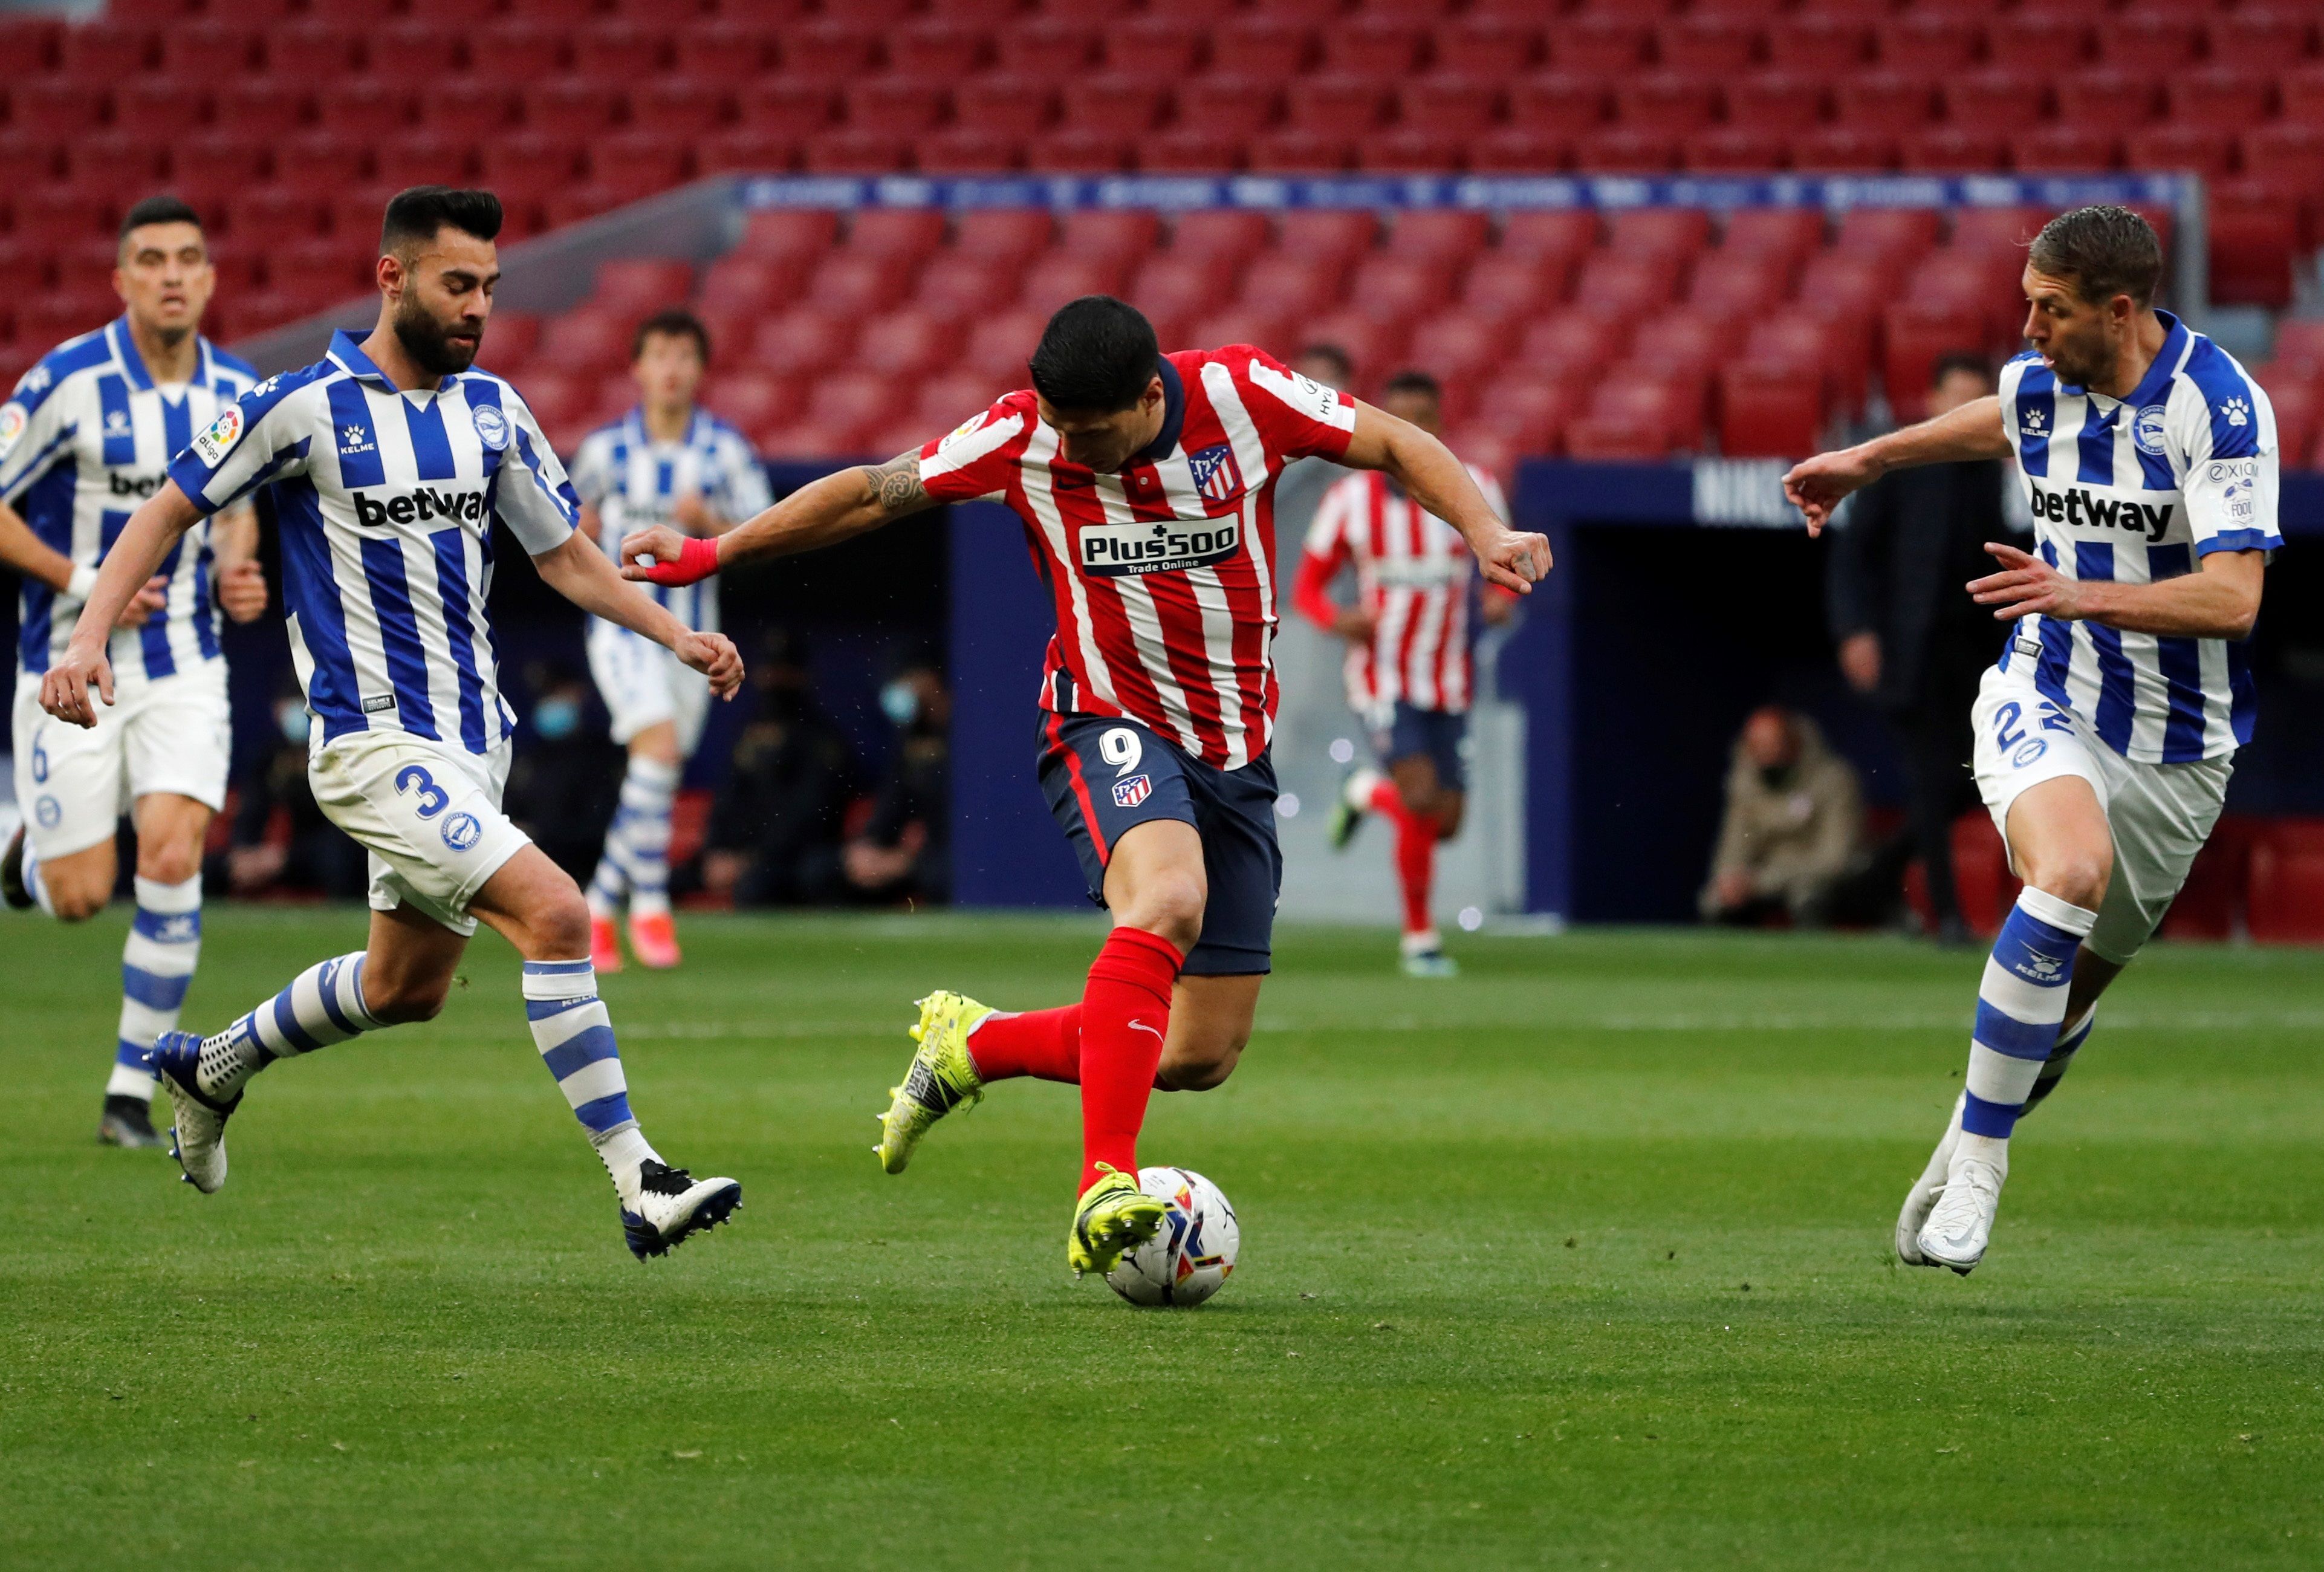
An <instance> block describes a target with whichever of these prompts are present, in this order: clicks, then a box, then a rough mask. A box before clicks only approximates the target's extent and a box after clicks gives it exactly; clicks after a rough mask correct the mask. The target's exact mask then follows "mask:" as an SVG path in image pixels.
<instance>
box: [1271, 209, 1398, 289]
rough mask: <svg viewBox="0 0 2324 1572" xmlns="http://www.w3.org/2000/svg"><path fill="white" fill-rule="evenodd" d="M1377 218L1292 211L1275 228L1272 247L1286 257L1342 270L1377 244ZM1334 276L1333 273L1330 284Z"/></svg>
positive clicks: (1355, 211)
mask: <svg viewBox="0 0 2324 1572" xmlns="http://www.w3.org/2000/svg"><path fill="white" fill-rule="evenodd" d="M1379 237H1380V223H1379V215H1377V214H1374V213H1370V212H1367V211H1363V210H1360V209H1349V208H1294V209H1293V210H1291V211H1290V212H1287V213H1286V214H1284V215H1283V217H1282V218H1281V219H1280V220H1279V221H1278V222H1277V226H1276V244H1277V246H1278V247H1280V248H1281V250H1282V251H1283V252H1284V254H1286V255H1288V256H1293V257H1297V258H1301V259H1303V260H1306V261H1312V262H1319V263H1323V264H1329V265H1330V266H1332V267H1334V268H1336V269H1340V270H1342V271H1344V270H1345V269H1346V268H1348V267H1349V266H1351V265H1352V264H1354V262H1355V260H1356V258H1357V257H1359V256H1360V255H1362V254H1364V253H1366V252H1369V251H1370V250H1372V249H1373V248H1374V247H1375V246H1376V245H1379ZM1338 276H1339V275H1338V273H1334V274H1333V278H1334V282H1336V280H1337V278H1338Z"/></svg>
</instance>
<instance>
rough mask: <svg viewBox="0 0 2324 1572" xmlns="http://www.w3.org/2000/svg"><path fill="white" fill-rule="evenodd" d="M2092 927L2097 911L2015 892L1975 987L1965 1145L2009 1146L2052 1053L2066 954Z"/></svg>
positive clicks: (2061, 1015) (2062, 1003)
mask: <svg viewBox="0 0 2324 1572" xmlns="http://www.w3.org/2000/svg"><path fill="white" fill-rule="evenodd" d="M2097 921H2098V913H2097V912H2095V911H2084V910H2083V909H2082V908H2081V907H2080V906H2076V905H2073V904H2071V903H2070V902H2064V901H2061V900H2059V899H2058V898H2057V897H2056V896H2055V895H2051V894H2048V893H2045V892H2043V891H2040V890H2036V889H2033V888H2032V887H2031V886H2028V887H2027V888H2026V889H2025V890H2024V891H2022V892H2019V894H2018V897H2017V904H2016V906H2015V907H2014V908H2012V909H2011V911H2010V913H2009V920H2007V921H2006V922H2004V923H2003V924H2002V925H2001V937H2000V938H1999V939H1996V940H1995V941H1994V945H1993V955H1992V957H1990V958H1989V959H1988V960H1987V962H1986V963H1985V980H1984V981H1983V982H1982V983H1981V984H1980V985H1978V994H1977V1028H1976V1031H1975V1032H1974V1033H1973V1034H1972V1036H1971V1040H1970V1042H1969V1075H1968V1077H1967V1086H1968V1092H1969V1096H1968V1097H1967V1099H1966V1100H1965V1101H1964V1102H1963V1104H1962V1105H1961V1134H1962V1137H1963V1140H1964V1142H1968V1141H1969V1139H1970V1138H1972V1137H1976V1138H1983V1139H1985V1140H1989V1141H1993V1142H2006V1141H2007V1140H2008V1139H2009V1133H2010V1131H2011V1130H2012V1129H2013V1128H2014V1127H2015V1125H2016V1123H2017V1116H2018V1115H2019V1114H2022V1113H2024V1111H2025V1103H2026V1099H2027V1098H2028V1097H2030V1096H2032V1095H2033V1084H2034V1082H2035V1081H2036V1080H2038V1079H2039V1078H2040V1077H2041V1074H2042V1068H2043V1066H2044V1065H2045V1064H2047V1063H2048V1062H2049V1059H2050V1056H2051V1053H2052V1050H2055V1049H2057V1048H2058V1047H2059V1046H2060V1043H2059V1040H2058V1032H2059V1029H2060V1028H2061V1026H2063V1025H2064V1024H2065V1021H2066V995H2067V993H2068V991H2069V989H2070V987H2071V985H2072V984H2073V980H2074V952H2075V951H2076V950H2077V949H2079V948H2080V947H2081V942H2082V939H2083V938H2084V937H2085V936H2086V935H2088V934H2089V931H2090V928H2091V925H2092V924H2094V923H2095V922H2097ZM1970 1150H1972V1151H1974V1150H1975V1149H1974V1148H1973V1147H1972V1148H1970Z"/></svg>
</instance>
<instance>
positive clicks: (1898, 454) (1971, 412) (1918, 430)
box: [1784, 393, 2009, 535]
mask: <svg viewBox="0 0 2324 1572" xmlns="http://www.w3.org/2000/svg"><path fill="white" fill-rule="evenodd" d="M2008 457H2009V431H2008V430H2007V428H2006V427H2005V426H2003V425H2002V423H2001V400H2000V399H1999V398H1998V397H1997V396H1995V395H1993V394H1990V393H1988V394H1987V395H1986V396H1985V397H1984V398H1981V399H1971V400H1970V401H1969V402H1967V403H1965V404H1963V405H1961V406H1960V408H1959V409H1957V410H1948V411H1946V412H1945V413H1943V414H1941V415H1939V416H1937V417H1936V418H1935V419H1934V420H1931V421H1922V422H1921V423H1920V424H1919V425H1916V426H1905V427H1904V428H1902V429H1900V430H1895V431H1891V432H1889V433H1887V434H1886V436H1882V437H1875V438H1873V439H1871V440H1870V441H1869V442H1859V443H1858V444H1857V445H1856V446H1855V447H1853V448H1840V449H1839V450H1837V451H1836V452H1831V453H1819V454H1817V455H1816V456H1815V457H1814V458H1810V459H1808V460H1806V461H1805V462H1804V463H1801V464H1795V465H1794V466H1793V467H1792V468H1791V472H1790V473H1789V474H1787V475H1785V476H1784V496H1785V498H1787V499H1788V500H1789V501H1790V502H1791V504H1792V505H1793V506H1794V507H1796V508H1797V509H1799V510H1800V513H1801V514H1802V515H1803V517H1804V518H1805V519H1806V520H1807V523H1808V533H1809V534H1811V535H1820V534H1821V533H1822V532H1823V527H1824V525H1826V524H1828V523H1830V522H1831V514H1832V510H1833V509H1835V508H1837V507H1839V506H1840V499H1841V498H1842V497H1845V496H1846V495H1848V494H1849V492H1852V491H1858V490H1861V489H1862V488H1863V487H1865V486H1867V485H1871V484H1872V483H1873V482H1874V481H1876V480H1877V479H1879V478H1880V477H1881V476H1884V475H1886V474H1887V473H1888V472H1889V471H1890V470H1892V469H1911V468H1913V467H1915V466H1917V465H1922V464H1958V463H1961V462H1963V461H1965V460H1968V459H1971V458H2008Z"/></svg>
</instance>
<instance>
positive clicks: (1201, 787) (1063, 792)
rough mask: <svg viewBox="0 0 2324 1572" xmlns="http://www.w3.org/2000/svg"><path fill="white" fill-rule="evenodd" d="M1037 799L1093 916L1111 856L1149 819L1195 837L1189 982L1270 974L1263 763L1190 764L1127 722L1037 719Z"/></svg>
mask: <svg viewBox="0 0 2324 1572" xmlns="http://www.w3.org/2000/svg"><path fill="white" fill-rule="evenodd" d="M1040 773H1041V792H1042V795H1044V796H1046V797H1047V798H1048V800H1049V811H1050V812H1051V813H1053V814H1055V815H1056V818H1057V824H1058V826H1059V828H1063V829H1064V830H1065V839H1066V840H1068V841H1070V842H1072V843H1073V848H1074V855H1075V856H1077V857H1079V858H1080V859H1081V864H1082V876H1083V878H1084V880H1085V881H1086V882H1087V883H1088V885H1089V893H1090V899H1091V900H1093V901H1094V902H1097V903H1098V904H1099V905H1101V906H1102V905H1104V904H1105V865H1106V862H1107V859H1108V858H1110V857H1111V856H1112V855H1113V845H1114V843H1115V842H1116V841H1118V840H1120V838H1121V837H1122V836H1123V834H1124V833H1126V832H1127V831H1129V830H1130V828H1133V827H1135V826H1137V825H1141V824H1144V823H1145V822H1146V821H1147V820H1148V819H1153V818H1175V819H1177V820H1178V821H1179V822H1180V823H1182V824H1191V825H1193V826H1194V831H1195V833H1196V834H1198V835H1200V836H1201V837H1203V874H1204V877H1205V879H1206V880H1207V882H1208V883H1209V885H1210V895H1209V898H1208V900H1207V901H1206V902H1204V904H1203V937H1202V938H1201V939H1199V940H1198V941H1196V943H1195V945H1194V949H1193V950H1192V951H1190V952H1189V953H1188V954H1187V957H1186V966H1185V972H1186V975H1187V976H1196V977H1226V976H1250V975H1251V974H1252V973H1257V972H1266V971H1268V970H1271V969H1272V966H1273V963H1272V962H1271V960H1270V959H1269V950H1270V946H1271V943H1272V940H1273V939H1274V935H1275V901H1276V897H1277V895H1279V894H1281V893H1282V892H1283V848H1282V847H1281V846H1278V845H1277V843H1276V839H1275V761H1274V759H1273V758H1272V757H1270V756H1269V755H1268V754H1261V755H1259V757H1258V758H1256V759H1254V760H1252V761H1251V762H1250V763H1248V764H1245V765H1244V766H1243V767H1242V768H1241V769H1240V770H1231V771H1230V770H1222V769H1219V768H1218V767H1217V766H1216V765H1213V764H1206V763H1203V762H1202V761H1201V760H1200V759H1196V758H1191V757H1189V756H1188V755H1187V754H1185V753H1184V752H1182V751H1181V750H1180V749H1179V748H1178V746H1177V745H1176V744H1174V743H1169V742H1166V741H1164V740H1163V739H1162V738H1160V737H1158V736H1157V735H1155V734H1154V733H1152V732H1151V731H1148V729H1147V728H1146V727H1144V726H1140V725H1139V724H1138V723H1137V722H1136V721H1134V720H1117V719H1114V718H1113V717H1109V716H1099V715H1046V714H1045V715H1043V716H1042V717H1041V765H1040Z"/></svg>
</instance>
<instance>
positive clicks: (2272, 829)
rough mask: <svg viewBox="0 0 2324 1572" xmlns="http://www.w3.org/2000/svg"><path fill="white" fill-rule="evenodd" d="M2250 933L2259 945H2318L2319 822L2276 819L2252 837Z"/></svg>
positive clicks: (2321, 911) (2322, 939)
mask: <svg viewBox="0 0 2324 1572" xmlns="http://www.w3.org/2000/svg"><path fill="white" fill-rule="evenodd" d="M2248 899H2249V918H2248V920H2249V925H2250V929H2251V936H2252V938H2254V939H2257V940H2259V941H2260V942H2261V943H2263V944H2318V943H2324V825H2319V824H2318V823H2316V822H2315V821H2314V820H2302V819H2289V820H2287V819H2278V820H2275V821H2273V822H2272V823H2268V824H2265V825H2263V826H2262V827H2260V828H2258V830H2257V831H2256V833H2255V835H2254V837H2253V841H2252V849H2251V883H2250V885H2249V894H2248Z"/></svg>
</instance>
